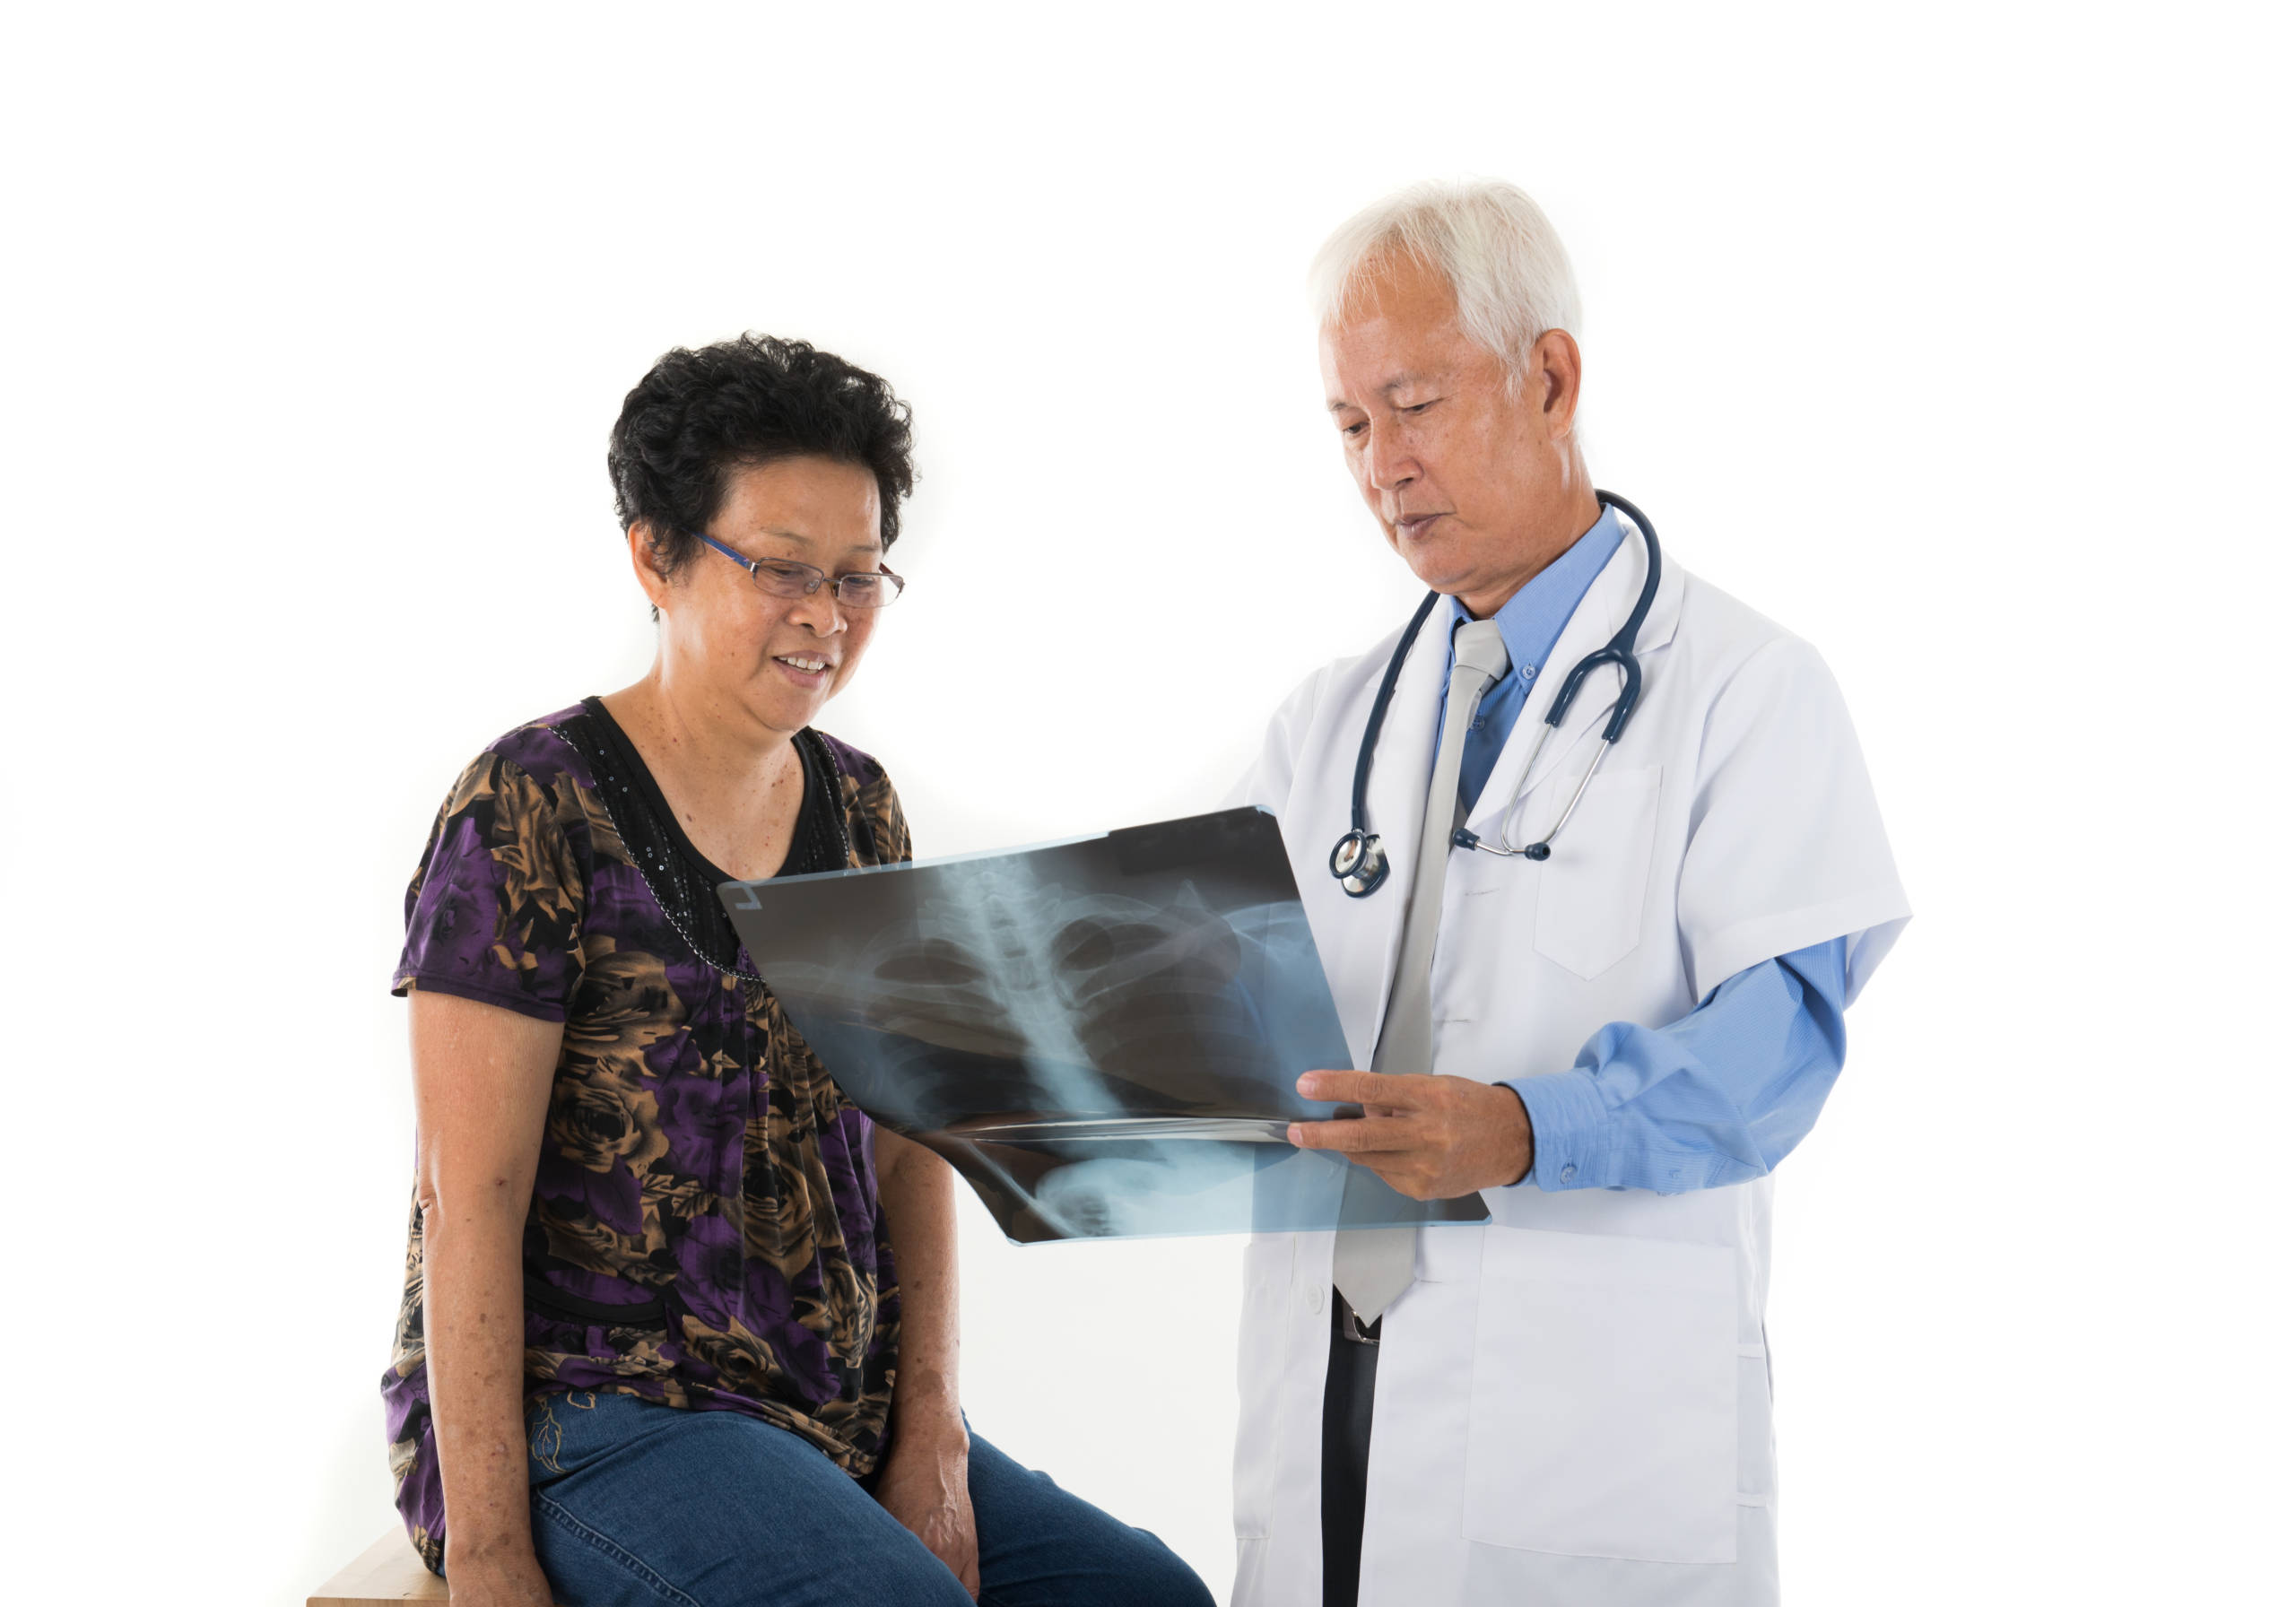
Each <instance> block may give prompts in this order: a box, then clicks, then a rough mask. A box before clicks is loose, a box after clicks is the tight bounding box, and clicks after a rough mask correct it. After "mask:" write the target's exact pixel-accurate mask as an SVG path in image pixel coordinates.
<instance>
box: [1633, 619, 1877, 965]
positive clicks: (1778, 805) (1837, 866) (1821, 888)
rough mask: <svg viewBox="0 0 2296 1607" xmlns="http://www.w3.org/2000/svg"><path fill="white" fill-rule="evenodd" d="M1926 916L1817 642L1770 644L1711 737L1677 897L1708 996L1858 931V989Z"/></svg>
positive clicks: (1747, 669) (1725, 700) (1720, 713)
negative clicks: (1911, 892)
mask: <svg viewBox="0 0 2296 1607" xmlns="http://www.w3.org/2000/svg"><path fill="white" fill-rule="evenodd" d="M1912 913H1913V912H1912V909H1911V908H1910V906H1909V905H1908V904H1907V902H1906V897H1905V890H1904V889H1903V888H1901V887H1900V885H1899V883H1898V873H1897V864H1896V862H1895V861H1894V860H1893V859H1892V857H1891V855H1890V844H1889V838H1887V837H1886V836H1885V835H1883V830H1882V812H1881V810H1880V808H1879V806H1878V805H1877V804H1876V803H1875V802H1874V786H1873V783H1872V781H1871V780H1869V779H1868V777H1866V774H1865V755H1864V754H1863V753H1862V752H1861V751H1859V750H1858V746H1857V732H1856V731H1854V730H1853V729H1852V728H1851V726H1850V724H1849V710H1848V707H1847V706H1846V705H1845V704H1844V703H1843V702H1842V698H1841V689H1840V688H1839V687H1838V686H1836V685H1835V684H1834V679H1833V674H1832V673H1831V671H1829V670H1828V669H1827V668H1826V666H1825V662H1824V661H1823V660H1822V659H1821V658H1820V657H1819V656H1818V655H1817V651H1816V649H1815V648H1813V647H1811V646H1810V645H1809V644H1808V643H1806V642H1804V641H1800V640H1797V639H1796V638H1791V637H1786V638H1779V639H1777V640H1774V641H1771V642H1770V643H1768V644H1767V645H1765V646H1764V647H1761V648H1760V649H1758V650H1757V651H1756V652H1755V653H1754V654H1753V655H1752V656H1750V657H1749V658H1748V659H1747V660H1746V662H1745V663H1744V665H1741V666H1740V667H1739V668H1738V670H1737V671H1736V673H1734V674H1733V675H1732V676H1731V677H1730V679H1729V681H1728V682H1726V684H1725V686H1724V687H1723V689H1722V691H1721V693H1720V695H1719V696H1718V698H1717V699H1715V703H1714V706H1713V708H1712V709H1711V711H1710V712H1709V715H1708V717H1707V722H1706V730H1705V734H1704V739H1703V741H1702V742H1701V743H1700V751H1699V762H1698V776H1697V792H1696V795H1695V796H1694V797H1693V798H1692V803H1691V821H1690V842H1689V847H1688V848H1687V850H1686V851H1685V853H1684V856H1683V873H1682V882H1681V884H1680V889H1679V891H1678V894H1677V919H1678V923H1679V925H1680V928H1681V932H1682V942H1683V958H1684V960H1685V961H1686V962H1687V964H1688V966H1689V968H1690V973H1691V978H1692V986H1693V987H1694V989H1695V990H1696V993H1697V996H1698V997H1700V998H1701V999H1703V998H1705V997H1706V996H1707V995H1709V994H1710V993H1712V992H1713V991H1714V989H1716V988H1717V987H1719V986H1721V985H1722V984H1723V983H1724V982H1726V981H1727V980H1728V979H1729V978H1730V977H1734V976H1735V975H1737V973H1738V972H1740V971H1742V970H1744V969H1746V968H1747V967H1748V966H1752V965H1759V964H1761V962H1762V961H1763V960H1770V959H1773V958H1775V957H1776V956H1778V955H1780V954H1790V953H1792V952H1793V951H1795V950H1796V949H1805V948H1808V947H1810V946H1811V945H1812V944H1813V943H1822V942H1827V941H1828V940H1830V939H1832V938H1837V937H1847V938H1848V940H1849V974H1848V997H1849V998H1851V999H1855V998H1856V997H1857V994H1858V991H1859V990H1860V989H1861V988H1863V987H1864V986H1865V980H1866V978H1867V977H1870V976H1872V975H1873V972H1874V968H1875V967H1876V966H1878V965H1879V964H1880V963H1881V961H1882V957H1883V955H1884V954H1886V953H1887V952H1888V951H1889V949H1890V946H1891V944H1892V943H1893V942H1896V941H1897V936H1898V934H1899V933H1900V931H1901V930H1902V929H1903V928H1904V926H1905V923H1906V922H1907V920H1908V919H1909V918H1910V916H1911V915H1912Z"/></svg>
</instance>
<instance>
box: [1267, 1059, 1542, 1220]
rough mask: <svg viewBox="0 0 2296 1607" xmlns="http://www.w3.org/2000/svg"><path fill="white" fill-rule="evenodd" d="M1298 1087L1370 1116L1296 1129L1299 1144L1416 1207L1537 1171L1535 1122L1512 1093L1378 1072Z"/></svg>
mask: <svg viewBox="0 0 2296 1607" xmlns="http://www.w3.org/2000/svg"><path fill="white" fill-rule="evenodd" d="M1298 1086H1299V1090H1300V1093H1301V1094H1302V1095H1304V1096H1305V1097H1307V1098H1308V1099H1334V1100H1338V1101H1341V1102H1343V1103H1352V1104H1356V1105H1361V1107H1363V1114H1362V1116H1360V1117H1358V1118H1355V1119H1353V1120H1342V1121H1333V1122H1294V1123H1292V1124H1291V1134H1290V1136H1291V1142H1293V1143H1295V1144H1297V1145H1298V1146H1299V1147H1300V1148H1301V1149H1303V1150H1330V1151H1335V1153H1338V1154H1342V1155H1344V1156H1346V1157H1347V1159H1348V1160H1350V1161H1352V1162H1353V1163H1354V1164H1355V1165H1357V1166H1365V1167H1369V1168H1371V1169H1372V1170H1373V1171H1375V1172H1377V1173H1378V1175H1379V1177H1381V1178H1382V1179H1383V1180H1384V1181H1385V1182H1386V1183H1387V1186H1389V1187H1391V1188H1393V1189H1394V1190H1395V1191H1396V1193H1397V1194H1408V1195H1410V1196H1411V1197H1412V1198H1413V1199H1414V1200H1448V1199H1454V1198H1457V1196H1458V1195H1460V1194H1473V1193H1474V1191H1475V1190H1477V1189H1479V1188H1500V1187H1503V1186H1506V1185H1508V1184H1510V1183H1518V1182H1520V1181H1521V1180H1522V1177H1523V1174H1524V1173H1526V1172H1527V1171H1529V1170H1530V1169H1531V1118H1530V1116H1528V1115H1527V1114H1526V1112H1525V1111H1524V1109H1523V1101H1522V1100H1521V1099H1519V1098H1518V1097H1517V1096H1516V1093H1515V1090H1513V1089H1510V1088H1506V1087H1503V1086H1493V1085H1492V1084H1490V1083H1485V1082H1476V1081H1473V1080H1472V1079H1470V1078H1466V1077H1437V1076H1426V1077H1383V1076H1381V1075H1379V1074H1378V1073H1376V1072H1309V1073H1306V1074H1305V1075H1304V1076H1302V1077H1301V1078H1300V1081H1299V1085H1298Z"/></svg>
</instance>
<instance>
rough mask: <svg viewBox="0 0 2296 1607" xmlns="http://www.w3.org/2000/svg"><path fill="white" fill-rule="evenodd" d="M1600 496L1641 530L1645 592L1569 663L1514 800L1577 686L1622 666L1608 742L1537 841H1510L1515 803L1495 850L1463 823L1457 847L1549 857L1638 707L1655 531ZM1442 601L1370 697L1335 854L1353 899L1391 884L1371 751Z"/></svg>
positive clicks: (1434, 598) (1623, 505) (1417, 620)
mask: <svg viewBox="0 0 2296 1607" xmlns="http://www.w3.org/2000/svg"><path fill="white" fill-rule="evenodd" d="M1595 496H1596V499H1598V500H1599V501H1600V502H1601V503H1602V505H1603V506H1604V507H1605V508H1616V509H1617V510H1618V511H1619V512H1621V513H1622V514H1624V515H1625V516H1626V517H1628V518H1630V519H1631V520H1633V521H1634V527H1635V528H1636V529H1637V530H1639V531H1640V532H1641V533H1642V549H1643V551H1644V552H1647V553H1648V555H1649V562H1648V565H1647V572H1646V573H1645V574H1644V575H1643V577H1642V595H1641V596H1639V597H1638V598H1637V599H1635V604H1634V612H1632V613H1631V614H1629V615H1627V616H1626V623H1625V624H1623V625H1622V626H1620V627H1619V628H1618V634H1617V635H1615V636H1613V637H1612V638H1611V639H1610V640H1609V641H1607V642H1605V644H1604V645H1603V646H1601V647H1597V648H1596V649H1595V650H1594V651H1593V652H1592V653H1589V654H1587V656H1586V657H1584V658H1582V659H1580V660H1579V661H1578V663H1577V664H1575V665H1571V666H1570V674H1568V675H1566V676H1565V677H1563V682H1562V690H1561V691H1558V692H1556V693H1555V694H1554V703H1553V706H1552V708H1549V709H1548V710H1547V711H1546V722H1545V724H1546V729H1545V730H1544V731H1542V732H1540V733H1539V734H1538V739H1537V741H1536V742H1535V743H1533V744H1532V745H1531V754H1530V757H1529V758H1528V759H1526V760H1524V761H1523V773H1522V775H1521V776H1520V777H1518V779H1517V781H1516V793H1515V796H1516V799H1517V801H1518V802H1519V801H1520V797H1521V793H1522V784H1523V783H1524V782H1525V781H1527V780H1529V779H1530V776H1531V772H1532V770H1533V769H1536V768H1537V765H1538V762H1539V755H1540V754H1541V753H1542V752H1544V751H1545V750H1546V739H1547V738H1548V737H1550V736H1552V735H1553V734H1554V732H1555V728H1556V727H1557V726H1559V725H1561V724H1562V721H1563V718H1564V717H1565V716H1567V715H1568V714H1570V705H1571V702H1572V701H1573V700H1574V699H1576V698H1577V697H1578V686H1579V683H1580V682H1583V681H1585V680H1586V679H1587V672H1588V671H1589V670H1592V669H1594V668H1596V666H1598V665H1606V664H1610V665H1617V666H1618V669H1619V673H1620V674H1622V676H1624V677H1625V684H1624V685H1622V686H1621V687H1620V689H1619V694H1618V699H1617V700H1616V701H1615V702H1613V704H1612V705H1611V717H1610V723H1609V724H1608V725H1605V726H1604V727H1603V744H1602V746H1601V747H1599V748H1597V749H1596V750H1595V761H1594V763H1592V764H1590V765H1588V766H1587V773H1586V774H1585V775H1583V776H1581V777H1578V786H1577V787H1575V788H1574V789H1572V791H1571V794H1570V802H1569V803H1565V804H1564V805H1563V806H1562V813H1561V816H1559V817H1558V818H1557V819H1556V821H1555V822H1554V825H1553V827H1552V829H1551V830H1549V831H1548V832H1547V834H1546V835H1545V836H1544V837H1543V838H1539V840H1538V841H1536V842H1535V843H1530V844H1527V845H1522V846H1518V845H1516V844H1514V843H1510V842H1509V841H1508V840H1507V829H1506V821H1507V817H1508V816H1509V815H1511V814H1513V813H1514V812H1515V803H1509V805H1508V806H1507V811H1506V813H1504V814H1501V815H1500V830H1499V843H1498V846H1497V847H1493V846H1492V844H1490V843H1487V842H1484V841H1483V839H1482V838H1479V837H1477V836H1476V835H1475V834H1474V832H1472V831H1470V830H1467V829H1466V828H1465V826H1462V827H1460V828H1459V829H1458V830H1457V831H1454V832H1453V833H1452V834H1451V846H1452V847H1456V848H1480V849H1482V850H1483V852H1484V853H1485V854H1499V855H1504V856H1509V857H1510V858H1511V857H1512V856H1516V855H1518V854H1519V855H1521V856H1523V857H1524V858H1525V859H1529V860H1543V859H1544V858H1546V857H1547V856H1549V855H1550V854H1552V853H1553V852H1554V839H1555V838H1558V837H1560V836H1561V835H1562V829H1563V828H1564V827H1565V826H1567V825H1569V824H1570V816H1571V814H1572V813H1573V812H1575V811H1576V810H1577V809H1578V800H1579V799H1581V798H1583V797H1585V796H1586V795H1587V783H1588V782H1590V781H1592V780H1593V779H1594V778H1595V772H1596V770H1597V769H1601V768H1602V763H1603V756H1604V755H1605V754H1606V753H1608V752H1609V751H1611V748H1612V745H1613V743H1616V742H1617V741H1618V739H1619V737H1620V736H1621V735H1622V734H1624V733H1625V731H1626V723H1627V721H1629V720H1631V719H1632V718H1633V717H1634V706H1635V704H1636V703H1638V702H1639V701H1640V699H1641V697H1642V666H1641V665H1639V664H1637V663H1635V661H1634V638H1635V635H1636V633H1637V632H1639V630H1641V629H1642V620H1643V616H1644V615H1646V614H1648V612H1650V599H1651V598H1653V597H1655V596H1656V595H1657V593H1658V533H1657V530H1655V529H1654V528H1652V526H1651V524H1650V519H1649V517H1648V515H1646V514H1645V513H1644V512H1643V511H1642V510H1641V509H1640V508H1637V507H1635V505H1634V504H1633V503H1631V502H1630V501H1628V500H1627V499H1625V498H1624V497H1621V496H1618V495H1615V494H1614V493H1613V492H1610V491H1596V493H1595ZM1441 601H1442V594H1441V593H1440V592H1429V593H1428V594H1427V600H1426V601H1425V602H1423V603H1422V604H1420V605H1419V612H1417V613H1414V614H1413V615H1412V616H1411V623H1410V624H1408V625H1406V626H1405V627H1404V633H1403V640H1402V641H1400V642H1398V643H1396V652H1395V656H1394V657H1393V658H1390V659H1389V660H1387V673H1386V674H1385V675H1384V676H1382V677H1381V678H1380V681H1379V692H1378V697H1376V698H1374V699H1372V700H1371V719H1370V724H1369V725H1366V726H1364V728H1363V745H1362V746H1361V748H1360V749H1358V750H1357V751H1356V754H1355V793H1354V798H1353V802H1352V803H1351V805H1350V812H1349V815H1348V821H1349V825H1348V831H1347V835H1346V836H1345V837H1343V838H1340V839H1339V841H1338V842H1337V843H1336V844H1335V845H1334V846H1333V848H1332V851H1331V873H1332V874H1333V875H1334V876H1335V877H1337V878H1338V880H1339V884H1340V886H1341V887H1342V888H1344V889H1345V890H1346V892H1347V896H1348V897H1349V898H1351V899H1361V898H1368V897H1369V896H1370V895H1371V894H1372V893H1374V892H1376V891H1378V887H1379V884H1380V883H1381V882H1385V881H1386V880H1387V850H1386V849H1385V848H1383V847H1380V846H1379V838H1378V833H1376V832H1374V831H1372V830H1370V828H1369V827H1367V826H1366V825H1365V824H1364V821H1363V798H1364V795H1365V793H1366V792H1367V791H1369V790H1370V785H1371V754H1372V751H1373V750H1375V749H1376V748H1377V747H1378V745H1379V727H1380V725H1383V724H1385V723H1386V721H1387V704H1388V703H1389V702H1390V701H1391V700H1392V699H1394V697H1395V695H1396V682H1397V681H1398V680H1400V679H1402V676H1403V665H1404V660H1405V659H1406V658H1409V657H1410V656H1411V645H1412V643H1413V641H1415V640H1417V639H1418V637H1419V628H1420V627H1421V626H1422V625H1424V624H1425V623H1426V622H1427V616H1428V615H1429V614H1431V613H1432V612H1435V604H1438V603H1439V602H1441Z"/></svg>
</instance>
